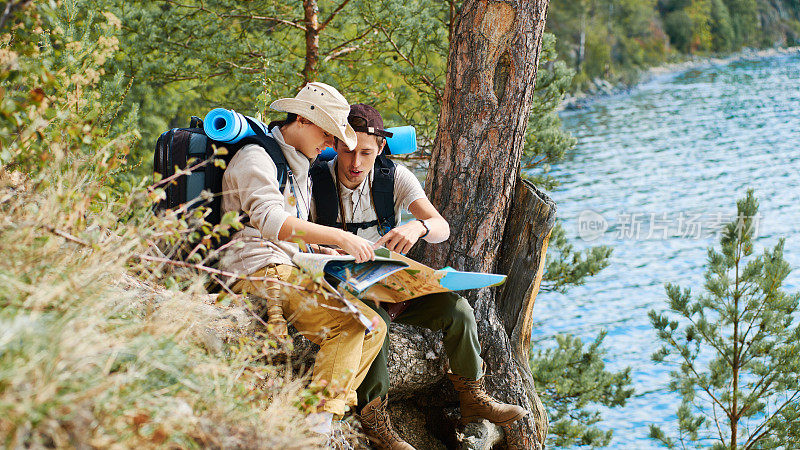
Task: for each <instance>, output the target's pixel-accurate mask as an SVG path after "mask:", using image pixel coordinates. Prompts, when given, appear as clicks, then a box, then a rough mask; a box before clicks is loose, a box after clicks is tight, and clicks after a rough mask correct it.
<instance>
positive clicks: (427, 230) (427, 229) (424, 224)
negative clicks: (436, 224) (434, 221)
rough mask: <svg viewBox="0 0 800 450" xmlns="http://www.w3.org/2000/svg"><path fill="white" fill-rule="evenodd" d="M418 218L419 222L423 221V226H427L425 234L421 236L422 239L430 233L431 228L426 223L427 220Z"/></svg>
mask: <svg viewBox="0 0 800 450" xmlns="http://www.w3.org/2000/svg"><path fill="white" fill-rule="evenodd" d="M417 220H419V223H421V224H422V226H423V227H425V234H423V235H422V236H420V237H419V238H420V239H423V238H425V236H427V235H428V233H430V232H431V229H430V228H428V224H427V223H425V220H423V219H417Z"/></svg>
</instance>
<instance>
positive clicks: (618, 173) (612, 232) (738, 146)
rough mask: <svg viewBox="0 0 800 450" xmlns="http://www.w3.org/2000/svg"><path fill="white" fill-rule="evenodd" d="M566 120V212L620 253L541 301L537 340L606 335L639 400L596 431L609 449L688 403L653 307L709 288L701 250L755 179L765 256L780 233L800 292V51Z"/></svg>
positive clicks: (684, 80)
mask: <svg viewBox="0 0 800 450" xmlns="http://www.w3.org/2000/svg"><path fill="white" fill-rule="evenodd" d="M562 119H563V120H564V124H565V127H566V128H567V129H568V130H570V131H571V132H572V133H573V134H574V135H575V136H576V137H577V138H578V145H577V147H576V148H575V149H574V151H572V152H571V153H570V154H568V155H567V157H566V159H565V160H564V161H562V162H561V163H559V164H557V165H555V166H554V167H553V170H552V174H553V175H555V176H556V177H557V178H558V179H559V180H560V182H561V185H560V186H559V187H558V188H556V189H554V190H553V191H552V192H550V195H551V196H552V198H553V199H554V200H555V202H556V203H557V204H558V218H559V220H560V221H561V223H562V224H563V226H564V227H565V229H566V231H567V234H568V236H570V238H571V242H572V243H573V244H574V245H575V247H576V248H579V249H583V248H588V247H591V246H595V245H610V246H612V247H614V254H613V256H612V257H611V264H610V266H609V267H608V268H606V269H605V270H603V271H602V272H601V273H600V274H598V275H596V276H594V277H592V278H590V279H589V281H588V282H587V283H586V284H585V285H584V286H579V287H575V288H572V289H570V290H569V291H568V292H567V294H563V295H562V294H557V293H542V294H540V295H539V296H538V298H537V300H536V306H535V308H534V318H535V321H536V324H535V327H534V330H533V339H534V340H537V339H543V338H546V337H547V336H552V335H555V334H558V333H572V334H575V335H577V336H580V337H581V338H583V339H584V341H588V340H591V339H593V338H594V337H595V336H597V334H598V332H599V331H600V330H607V331H608V336H607V337H606V340H605V347H606V348H607V350H608V354H607V358H606V361H607V366H608V367H609V368H611V369H614V370H619V369H622V368H624V367H631V368H632V371H633V372H632V377H633V380H634V387H635V389H636V396H635V397H634V398H632V399H631V400H630V401H629V402H628V404H627V405H626V406H625V407H623V408H616V409H612V410H603V415H604V421H603V422H602V423H601V426H602V427H603V428H605V429H613V430H614V440H613V442H612V445H611V447H612V448H626V449H627V448H650V447H655V443H654V442H653V441H651V440H649V439H648V438H647V434H648V425H649V424H651V423H655V424H658V425H661V426H662V427H664V428H666V429H667V430H669V429H671V428H672V427H673V426H674V425H672V424H673V423H674V420H675V410H676V409H677V407H678V404H679V398H678V396H677V395H674V394H671V393H669V392H667V390H666V385H667V383H668V380H669V379H668V371H669V368H668V367H667V366H664V365H656V364H655V363H653V362H651V360H650V355H651V354H652V352H653V351H654V350H655V349H656V348H657V346H658V343H657V341H656V338H655V333H654V332H653V331H652V329H651V326H650V323H649V321H648V318H647V312H648V311H649V310H651V309H654V308H655V309H663V308H665V305H666V295H665V292H664V283H666V282H673V283H678V284H680V285H681V286H682V287H691V288H692V291H693V293H697V292H700V290H701V288H702V285H703V274H704V267H705V264H706V249H707V248H708V247H709V246H711V245H715V246H718V238H717V236H716V234H715V233H714V232H715V231H716V230H717V229H718V227H719V224H720V223H722V222H728V221H730V220H731V218H732V216H733V215H734V214H735V213H736V200H737V199H740V198H742V197H744V195H745V191H746V189H747V188H748V187H752V188H754V189H755V193H756V196H757V198H758V199H759V202H760V216H761V217H760V220H759V223H758V228H757V240H756V242H757V244H758V245H757V253H761V251H763V248H764V247H772V246H774V245H775V244H776V243H777V241H778V238H779V237H785V238H786V246H785V250H784V253H785V257H786V259H787V260H788V261H789V262H790V263H791V265H792V267H793V269H794V271H793V272H792V273H791V274H790V275H789V278H788V280H787V285H786V287H787V290H788V291H789V292H798V291H800V238H798V236H799V235H800V52H792V53H786V54H779V55H775V56H768V57H762V58H758V59H740V60H736V61H732V62H727V63H720V64H715V65H714V64H710V65H707V66H704V67H699V68H694V69H690V70H686V71H683V72H679V73H673V74H669V75H663V76H660V77H658V78H655V79H652V80H650V81H648V82H646V83H644V84H641V85H639V86H637V87H636V88H635V89H633V90H632V91H631V92H628V93H626V94H620V95H616V96H612V97H607V98H602V99H599V100H597V101H595V102H594V103H592V104H591V105H590V107H588V108H586V109H581V110H576V111H566V112H564V113H562ZM579 223H583V225H584V228H583V231H580V230H579ZM651 224H652V227H651ZM592 225H594V226H595V228H594V229H592V228H591V226H592ZM551 344H552V340H549V341H548V340H547V339H545V341H544V342H542V343H541V344H540V345H551Z"/></svg>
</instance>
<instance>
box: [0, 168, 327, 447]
mask: <svg viewBox="0 0 800 450" xmlns="http://www.w3.org/2000/svg"><path fill="white" fill-rule="evenodd" d="M66 178H67V179H68V178H69V177H66ZM66 186H67V184H66V183H64V184H61V183H59V184H54V185H52V186H51V187H47V188H42V187H41V186H39V187H38V189H33V188H31V187H30V186H26V185H25V183H24V177H23V176H21V175H20V174H9V173H7V172H5V171H3V172H2V173H0V201H1V203H0V213H1V215H2V226H0V247H1V248H2V254H3V258H2V259H0V442H2V443H3V444H4V445H5V446H8V447H11V448H15V447H41V446H47V447H49V446H55V447H84V446H97V447H123V448H130V447H140V446H145V447H153V446H156V447H160V446H165V447H173V446H178V447H220V448H222V447H224V448H237V447H238V448H309V447H316V446H320V445H321V444H323V443H322V442H320V441H319V440H318V439H317V438H315V437H314V436H313V435H311V434H310V433H309V432H308V431H306V427H305V426H304V422H303V420H302V419H303V413H302V412H301V411H300V410H299V409H298V408H297V407H296V406H295V403H296V402H297V401H298V400H299V398H300V393H301V391H302V390H303V383H302V380H297V379H293V378H292V377H291V375H290V374H289V375H287V372H286V371H285V370H284V368H282V367H275V366H270V365H268V364H266V363H265V362H264V361H265V359H264V358H263V352H264V350H263V341H261V340H258V339H252V340H248V339H240V340H239V342H238V343H237V345H235V346H227V345H226V346H223V347H220V348H217V349H216V350H217V351H209V345H208V342H206V341H204V339H203V334H202V333H198V332H197V330H203V329H205V328H204V325H203V323H202V317H203V315H202V314H197V308H198V307H201V306H202V305H204V304H203V303H202V302H200V301H198V300H196V297H194V295H193V294H195V293H193V292H192V288H191V287H190V288H189V289H188V290H187V291H185V292H178V291H175V292H173V293H172V294H173V295H168V296H165V295H164V291H163V290H159V289H156V288H154V287H152V286H151V288H150V289H148V284H146V283H141V282H138V281H135V282H131V280H132V278H131V277H130V275H129V272H130V271H131V267H133V266H132V265H131V263H130V261H131V255H132V254H135V253H137V252H138V251H141V250H142V248H141V247H142V246H143V245H144V244H143V241H145V240H146V239H143V234H146V233H147V232H148V231H147V230H143V229H141V228H136V227H135V226H134V225H118V226H116V228H115V229H111V228H110V227H109V223H108V222H106V221H104V220H103V217H104V215H105V214H106V213H109V212H110V211H102V210H95V211H92V212H90V213H88V214H85V215H82V217H80V219H78V216H76V215H73V214H72V213H73V212H74V210H72V209H71V208H66V209H65V208H64V198H65V197H67V198H68V197H70V195H71V193H74V192H77V191H78V190H77V189H66ZM150 232H151V233H152V231H150ZM135 269H136V271H137V272H139V273H141V270H142V268H141V267H136V268H135ZM126 280H127V281H126ZM190 286H195V287H196V286H197V284H196V283H195V284H193V285H192V284H190ZM193 298H194V300H192V299H193ZM206 306H208V305H206Z"/></svg>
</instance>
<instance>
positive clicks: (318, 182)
mask: <svg viewBox="0 0 800 450" xmlns="http://www.w3.org/2000/svg"><path fill="white" fill-rule="evenodd" d="M308 174H309V176H310V177H311V201H313V202H314V211H315V212H316V219H315V222H316V223H318V224H320V225H325V226H329V227H335V226H336V219H338V218H339V202H338V201H337V200H336V186H335V185H334V181H333V177H332V176H331V171H330V169H329V168H328V162H327V161H320V160H319V159H317V160H316V161H314V163H313V164H312V165H311V169H310V170H309V171H308Z"/></svg>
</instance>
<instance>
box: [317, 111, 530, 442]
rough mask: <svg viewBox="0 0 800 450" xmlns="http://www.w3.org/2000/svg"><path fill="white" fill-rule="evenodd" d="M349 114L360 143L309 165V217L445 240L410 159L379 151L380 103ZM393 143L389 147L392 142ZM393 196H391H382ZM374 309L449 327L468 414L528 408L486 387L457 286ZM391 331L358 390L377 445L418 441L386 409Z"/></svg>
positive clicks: (364, 231)
mask: <svg viewBox="0 0 800 450" xmlns="http://www.w3.org/2000/svg"><path fill="white" fill-rule="evenodd" d="M348 122H349V123H350V125H351V126H352V127H353V129H354V130H355V131H356V136H357V144H356V147H355V148H354V149H350V148H348V147H347V146H345V145H344V144H343V143H342V142H338V141H337V142H336V147H335V150H336V157H335V158H334V159H333V160H331V161H328V162H320V161H317V162H315V163H314V165H313V166H312V168H311V171H310V176H311V179H312V208H311V217H312V220H314V221H315V222H317V223H319V224H323V225H327V226H330V227H338V228H342V229H344V230H346V231H349V232H351V233H354V234H357V235H358V236H360V237H363V238H365V239H367V240H370V241H373V242H375V247H376V248H377V247H379V246H385V247H386V248H388V249H389V250H392V251H396V252H400V253H406V252H408V251H409V250H410V249H411V247H412V246H413V245H414V244H415V243H416V242H417V241H418V240H419V239H424V240H426V241H427V242H430V243H439V242H442V241H445V240H446V239H447V238H448V237H449V236H450V226H449V225H448V223H447V221H446V220H445V219H444V218H443V217H442V216H441V214H439V212H438V211H437V210H436V208H435V207H434V206H433V204H431V202H430V200H428V198H427V197H426V195H425V192H424V191H423V189H422V186H421V185H420V182H419V181H418V180H417V178H416V177H415V176H414V175H413V174H412V173H411V171H409V170H408V169H406V168H405V167H403V166H401V165H397V164H394V163H393V162H392V161H390V160H389V159H387V158H385V157H383V156H379V155H380V154H381V153H382V152H383V150H384V148H385V147H386V141H385V139H384V138H385V137H391V133H388V132H387V131H386V130H384V128H383V119H382V118H381V115H380V113H378V111H377V110H375V108H373V107H371V106H369V105H365V104H356V105H352V106H351V107H350V114H349V116H348ZM389 150H391V149H389ZM386 202H390V203H391V204H388V205H387V204H385V203H386ZM404 208H407V209H408V211H409V212H410V213H411V214H412V215H413V216H414V218H415V220H413V221H410V222H408V223H406V224H403V225H399V219H400V211H401V210H402V209H404ZM366 303H367V304H368V305H369V306H370V307H372V308H373V309H375V310H376V311H377V312H378V314H380V315H381V317H383V319H384V320H385V321H386V322H387V323H388V322H390V320H394V321H396V322H400V323H405V324H409V325H416V326H421V327H425V328H428V329H431V330H442V331H443V332H444V348H445V351H446V353H447V356H448V359H449V361H450V370H451V372H452V373H448V374H447V375H448V377H449V378H450V380H451V381H452V382H453V385H454V386H455V388H456V390H457V391H458V393H459V400H460V402H461V416H462V421H463V422H470V421H474V420H479V419H487V420H489V421H491V422H493V423H496V424H500V425H508V424H510V423H512V422H514V421H516V420H518V419H519V418H521V417H523V416H524V415H525V414H526V413H527V411H526V410H525V409H524V408H521V407H519V406H516V405H508V404H504V403H500V402H498V401H496V400H494V399H492V398H491V397H490V396H489V395H488V394H487V393H486V392H485V390H484V389H483V386H482V383H481V378H482V376H483V361H482V359H481V357H480V352H481V348H480V343H479V342H478V328H477V324H476V323H475V315H474V313H473V310H472V307H471V306H470V305H469V303H468V302H467V301H466V299H464V298H463V297H461V296H459V295H457V294H454V293H452V292H447V293H440V294H431V295H426V296H423V297H420V298H418V299H414V300H413V301H410V302H407V303H403V304H399V306H398V305H397V304H395V305H390V306H388V308H389V311H387V310H386V309H384V308H383V307H376V306H375V305H374V304H372V302H366ZM388 351H389V339H388V336H387V337H386V338H385V339H384V341H383V345H382V347H381V351H380V352H379V353H378V356H377V357H376V358H375V360H374V361H373V363H372V365H371V366H370V368H369V371H368V372H367V374H366V376H365V378H364V380H363V381H362V382H361V385H360V386H359V387H358V389H357V390H356V392H357V394H358V408H359V416H360V418H361V423H362V425H363V427H364V430H365V432H366V434H367V435H368V436H369V437H370V439H371V440H372V441H373V442H374V443H375V444H376V445H377V446H378V447H379V448H388V449H410V448H413V447H411V445H409V444H408V443H407V442H405V441H404V440H402V438H400V436H399V435H398V434H397V433H396V432H395V431H394V430H393V429H392V426H391V423H390V421H389V415H388V414H387V411H386V405H387V401H388V396H387V392H388V390H389V372H388V368H387V354H388Z"/></svg>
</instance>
